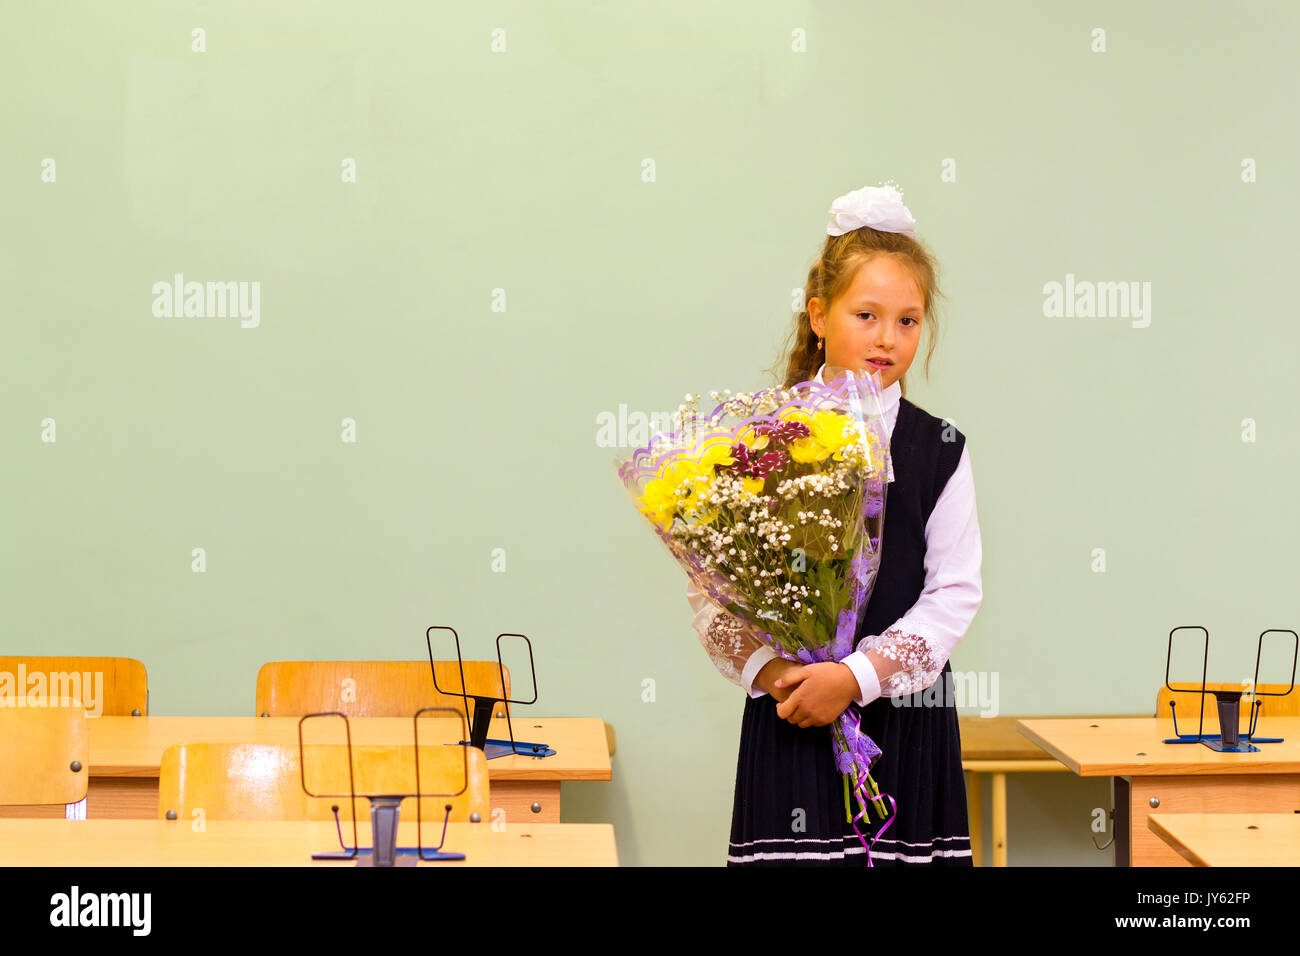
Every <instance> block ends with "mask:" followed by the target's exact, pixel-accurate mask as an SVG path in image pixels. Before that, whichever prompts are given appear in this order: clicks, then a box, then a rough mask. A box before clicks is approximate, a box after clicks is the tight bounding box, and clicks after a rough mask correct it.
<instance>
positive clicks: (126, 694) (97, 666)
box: [0, 654, 442, 717]
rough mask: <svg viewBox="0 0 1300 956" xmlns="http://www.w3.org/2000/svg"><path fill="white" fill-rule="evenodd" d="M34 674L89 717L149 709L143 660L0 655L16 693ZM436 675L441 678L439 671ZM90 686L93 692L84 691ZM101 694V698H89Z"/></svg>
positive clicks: (0, 667)
mask: <svg viewBox="0 0 1300 956" xmlns="http://www.w3.org/2000/svg"><path fill="white" fill-rule="evenodd" d="M35 674H40V675H42V680H43V682H44V685H45V691H44V694H43V695H42V696H49V697H80V698H81V699H82V700H84V701H86V709H88V710H91V711H93V713H92V714H91V716H93V717H100V716H103V717H142V716H145V715H146V714H148V713H149V679H148V675H147V674H146V673H145V668H144V664H142V663H140V662H139V661H137V660H136V659H135V658H132V657H44V656H38V655H30V654H17V655H9V656H3V657H0V681H3V680H4V675H8V678H9V679H10V680H12V681H13V682H14V693H16V694H19V695H22V694H24V693H25V692H26V690H27V687H28V684H29V683H30V681H29V680H28V679H29V678H31V677H32V675H35ZM19 678H22V679H21V680H20V679H19ZM438 679H439V680H441V679H442V676H441V674H439V677H438ZM88 683H89V685H90V686H89V687H88V686H87V684H88ZM91 689H93V690H94V691H95V693H94V694H93V695H92V694H90V693H88V690H91ZM101 689H102V690H101ZM101 696H102V697H103V699H102V700H96V699H92V697H94V698H98V697H101Z"/></svg>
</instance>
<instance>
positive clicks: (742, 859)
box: [687, 366, 983, 866]
mask: <svg viewBox="0 0 1300 956" xmlns="http://www.w3.org/2000/svg"><path fill="white" fill-rule="evenodd" d="M823 367H824V366H823ZM817 380H818V381H821V370H820V369H819V370H818V373H817ZM881 399H882V405H883V406H884V412H885V424H886V428H887V431H888V433H889V441H890V455H891V458H892V462H891V464H892V474H891V475H890V476H889V483H888V484H887V485H886V489H887V490H886V497H885V523H884V531H883V533H882V541H881V560H880V569H879V571H878V573H877V576H876V582H875V585H874V587H873V590H872V593H871V597H870V599H869V600H868V603H867V607H866V611H865V614H864V616H863V618H862V622H861V624H860V626H859V628H858V631H857V634H856V637H857V641H858V643H857V647H856V649H855V650H854V651H853V653H851V654H850V655H849V656H848V657H846V658H844V660H843V663H845V664H847V665H848V666H849V667H850V669H852V670H853V673H854V676H855V677H857V679H858V685H859V688H860V690H861V694H860V696H859V697H858V699H857V700H856V701H854V702H853V703H851V704H849V708H850V709H852V710H855V711H856V713H858V714H859V715H860V716H861V728H862V732H863V733H865V734H867V735H868V736H869V737H870V738H871V739H872V740H873V741H875V743H876V744H877V745H878V746H879V747H880V748H881V750H882V751H883V754H882V756H881V757H879V758H878V759H877V760H876V762H875V764H874V765H873V766H872V768H871V776H872V778H873V779H874V780H875V781H876V784H877V785H878V787H879V789H880V791H881V793H884V794H889V795H890V796H892V797H893V798H894V800H895V801H896V802H897V806H898V808H897V812H896V814H891V819H892V820H893V822H892V823H889V821H888V820H885V821H882V820H881V819H880V817H879V815H878V814H877V812H876V810H875V809H874V808H872V807H870V806H869V809H868V814H867V816H865V817H863V818H862V819H861V820H859V821H858V824H857V826H858V829H859V830H860V831H861V832H862V835H863V836H864V837H865V838H866V840H867V842H868V843H871V839H872V836H873V835H875V834H876V833H877V832H879V830H880V827H881V825H882V823H884V824H888V827H887V829H886V830H885V831H884V835H883V836H881V837H880V839H879V840H877V841H876V842H875V843H874V844H873V845H872V850H871V859H872V865H873V866H911V865H929V866H972V865H973V860H972V858H971V845H970V825H969V821H968V818H967V812H966V789H965V781H964V778H963V775H962V769H961V739H960V736H959V731H958V723H957V710H956V706H955V702H954V700H953V692H952V666H951V664H950V663H949V660H948V658H949V655H950V654H951V652H952V650H953V648H954V647H956V645H957V643H958V642H959V641H960V640H961V638H962V637H963V636H964V635H965V633H966V631H967V629H968V628H969V626H970V623H971V620H972V619H973V618H974V616H975V612H976V611H977V610H978V608H979V605H980V603H981V600H982V596H983V592H982V585H981V580H980V563H981V546H980V533H979V522H978V519H977V516H976V509H975V487H974V483H973V481H972V478H971V468H970V455H969V453H968V452H967V450H966V438H965V436H964V435H963V434H962V433H961V432H960V431H958V430H957V429H956V428H954V427H953V426H951V425H950V424H948V423H945V422H944V421H943V420H942V419H939V418H936V417H935V416H933V415H931V414H929V413H928V412H926V411H925V410H924V409H921V408H919V407H917V406H916V405H915V404H913V403H912V402H910V401H908V400H907V399H905V398H903V397H902V389H901V387H900V386H899V384H898V383H897V382H895V383H894V384H892V385H890V386H889V387H888V388H886V389H884V390H883V391H882V393H881ZM687 598H688V600H689V601H690V603H691V606H692V607H693V608H694V610H695V612H696V613H695V619H694V622H693V623H694V625H695V628H696V630H697V632H698V633H699V636H700V641H701V643H702V644H703V645H704V648H705V650H706V651H707V652H708V654H709V657H710V659H711V660H712V661H713V663H714V665H715V666H716V667H717V668H718V670H719V672H720V673H722V675H723V676H724V677H726V678H727V679H729V680H731V681H732V682H734V683H736V684H738V685H739V686H741V687H742V688H744V689H745V690H746V691H747V692H748V695H749V696H748V697H747V698H746V700H745V710H744V716H743V718H742V721H741V731H740V752H739V756H738V760H737V765H736V789H735V797H734V804H733V809H732V820H731V839H730V844H729V848H728V853H727V865H728V866H740V865H795V864H811V865H822V866H865V865H866V863H867V854H866V849H865V848H864V847H863V845H862V842H861V841H860V840H859V839H858V836H857V834H856V833H855V832H854V830H853V828H852V826H851V825H850V824H849V822H848V821H846V820H845V819H844V816H845V814H844V785H843V782H842V781H843V778H842V776H841V774H840V773H839V771H838V770H836V768H835V763H834V757H833V752H832V749H831V741H830V727H829V726H823V727H807V728H801V727H798V726H796V725H794V724H792V723H790V722H789V721H787V720H785V719H783V718H781V717H779V716H777V713H776V707H777V701H776V700H775V699H774V698H772V697H771V696H770V695H769V694H767V693H766V692H765V691H763V690H762V689H761V688H759V687H756V686H755V685H754V678H755V676H757V674H758V672H759V670H761V669H762V667H763V665H764V664H766V663H767V662H768V661H770V660H772V659H773V658H774V657H776V656H777V655H776V653H775V652H774V651H773V650H772V649H771V648H770V647H768V646H767V645H765V644H762V643H761V642H759V641H758V640H757V639H756V638H754V637H752V636H750V634H749V633H748V631H747V630H746V628H745V627H744V626H743V625H742V624H741V622H739V621H738V620H737V619H736V618H734V617H733V616H732V615H730V614H727V613H726V612H724V611H720V610H719V609H718V608H716V607H715V606H714V605H712V604H711V603H710V602H709V601H708V599H707V598H706V597H705V596H704V595H702V594H701V593H700V592H699V591H698V590H696V588H695V587H694V586H693V585H691V584H690V583H689V582H688V584H687ZM868 650H878V651H881V652H882V653H884V654H885V655H886V656H889V657H890V658H892V659H893V660H901V661H902V662H903V663H904V665H905V666H904V667H903V668H902V669H901V670H900V671H898V672H897V673H896V674H892V675H890V676H888V677H886V678H885V679H884V680H883V681H882V680H880V679H878V677H877V674H876V670H875V668H874V667H873V666H872V664H871V661H870V659H869V658H867V656H866V652H867V651H868ZM921 692H924V693H921ZM897 704H907V705H909V706H897ZM851 806H852V811H853V813H854V815H855V816H856V814H857V813H858V810H859V807H858V804H857V800H856V798H855V799H853V801H852V804H851ZM888 806H889V804H888V802H886V807H887V808H888Z"/></svg>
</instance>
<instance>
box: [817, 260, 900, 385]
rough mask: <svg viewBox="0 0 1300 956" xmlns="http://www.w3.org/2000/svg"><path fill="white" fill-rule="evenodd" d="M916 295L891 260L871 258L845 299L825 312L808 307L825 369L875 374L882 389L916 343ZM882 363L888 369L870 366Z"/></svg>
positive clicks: (892, 380)
mask: <svg viewBox="0 0 1300 956" xmlns="http://www.w3.org/2000/svg"><path fill="white" fill-rule="evenodd" d="M924 301H925V299H924V297H923V296H922V295H921V290H920V289H919V288H918V287H917V284H916V281H915V280H914V279H913V278H912V276H911V274H910V273H909V272H908V271H907V270H906V269H904V268H903V266H901V265H900V264H899V263H898V260H896V259H895V258H894V257H893V256H890V255H881V256H876V257H875V258H873V259H872V260H870V261H869V262H867V263H866V264H864V265H862V266H860V267H859V268H858V271H857V274H856V275H855V276H854V277H853V281H852V282H851V283H849V287H848V288H847V289H846V290H845V291H844V294H843V295H841V296H840V297H839V298H838V299H836V300H835V301H834V302H833V303H831V306H830V308H829V309H827V308H826V306H825V305H824V303H823V302H822V301H821V300H820V299H817V298H814V299H812V300H811V301H810V302H809V303H808V319H809V321H810V323H811V324H812V328H813V331H814V332H816V333H817V334H818V335H820V336H822V337H823V338H825V339H826V364H827V365H840V366H843V367H844V368H851V369H854V370H855V371H859V370H864V369H866V370H871V369H877V370H879V372H880V382H881V387H882V388H888V387H889V386H890V385H893V384H894V383H895V382H897V381H898V380H899V379H900V378H902V377H903V373H904V372H906V371H907V368H908V366H909V365H911V364H912V358H913V356H915V355H916V346H917V344H918V343H919V342H920V341H921V321H922V319H923V318H924V317H925V310H924V309H922V307H921V304H922V303H923V302H924ZM871 359H883V360H885V361H887V362H888V363H889V364H888V365H883V366H880V365H873V364H871V363H870V361H869V360H871Z"/></svg>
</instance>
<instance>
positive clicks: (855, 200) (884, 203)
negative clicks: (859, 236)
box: [826, 185, 916, 239]
mask: <svg viewBox="0 0 1300 956" xmlns="http://www.w3.org/2000/svg"><path fill="white" fill-rule="evenodd" d="M830 212H831V221H830V222H829V223H828V224H827V226H826V234H827V235H828V236H842V235H844V234H845V233H846V232H851V231H852V230H854V229H860V228H861V227H863V226H870V227H871V228H872V229H879V230H880V231H881V232H901V233H903V234H904V235H908V236H911V237H912V238H913V239H915V238H916V220H915V219H913V218H912V214H911V213H910V212H909V211H908V209H907V207H906V206H904V205H903V194H902V192H900V191H899V190H898V189H897V188H895V187H894V186H889V185H884V186H863V187H862V188H861V189H855V190H853V192H851V193H846V194H845V195H843V196H840V197H839V198H838V199H836V200H835V201H834V202H833V203H831V209H830Z"/></svg>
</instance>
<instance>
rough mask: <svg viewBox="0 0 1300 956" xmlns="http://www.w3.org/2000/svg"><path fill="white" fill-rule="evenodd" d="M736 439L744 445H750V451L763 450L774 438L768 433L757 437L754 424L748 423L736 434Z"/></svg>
mask: <svg viewBox="0 0 1300 956" xmlns="http://www.w3.org/2000/svg"><path fill="white" fill-rule="evenodd" d="M736 440H737V441H739V442H740V443H741V444H743V445H748V446H749V450H750V451H762V450H763V449H764V448H766V447H767V446H768V444H769V443H770V442H771V440H772V439H771V438H769V437H768V436H767V435H762V436H760V437H758V438H755V437H754V426H753V425H746V426H745V427H744V428H742V429H741V430H740V431H739V432H738V433H737V434H736Z"/></svg>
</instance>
